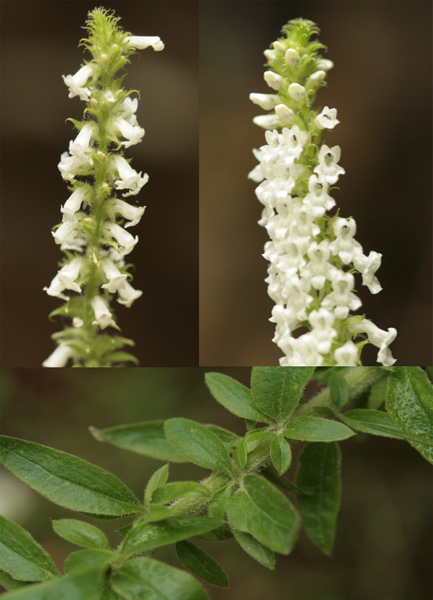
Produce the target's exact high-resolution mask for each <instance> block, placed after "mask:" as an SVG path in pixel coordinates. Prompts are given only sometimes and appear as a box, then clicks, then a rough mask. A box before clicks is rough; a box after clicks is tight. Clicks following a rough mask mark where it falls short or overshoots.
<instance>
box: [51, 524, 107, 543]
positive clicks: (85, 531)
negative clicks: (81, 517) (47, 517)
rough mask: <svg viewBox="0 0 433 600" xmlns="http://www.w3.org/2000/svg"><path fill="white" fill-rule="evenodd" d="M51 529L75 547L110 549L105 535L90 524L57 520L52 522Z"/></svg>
mask: <svg viewBox="0 0 433 600" xmlns="http://www.w3.org/2000/svg"><path fill="white" fill-rule="evenodd" d="M53 529H54V531H55V532H56V533H57V534H58V535H60V537H62V538H63V539H64V540H67V541H68V542H72V543H73V544H77V546H83V548H104V549H106V550H109V549H110V545H109V543H108V540H107V538H106V537H105V534H104V533H103V532H102V531H101V530H100V529H98V527H95V526H94V525H90V523H85V522H84V521H78V520H77V519H58V520H57V521H53Z"/></svg>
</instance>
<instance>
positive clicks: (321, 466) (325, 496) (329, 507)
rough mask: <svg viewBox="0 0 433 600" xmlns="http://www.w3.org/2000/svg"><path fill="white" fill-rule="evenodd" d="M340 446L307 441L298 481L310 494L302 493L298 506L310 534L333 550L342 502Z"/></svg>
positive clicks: (323, 548) (316, 542)
mask: <svg viewBox="0 0 433 600" xmlns="http://www.w3.org/2000/svg"><path fill="white" fill-rule="evenodd" d="M340 468H341V456H340V449H339V447H338V444H336V443H333V442H331V443H312V444H307V445H306V446H305V448H304V449H303V451H302V453H301V455H300V457H299V468H298V473H297V477H296V484H297V485H299V487H300V488H302V489H303V490H305V491H306V492H307V493H309V495H302V496H298V508H299V512H300V513H301V517H302V521H303V523H304V527H305V531H306V532H307V534H308V536H309V538H310V539H311V540H312V541H313V542H314V543H315V544H316V546H318V547H319V548H320V550H322V551H323V552H324V553H325V554H328V555H329V554H330V553H331V550H332V544H333V542H334V537H335V525H336V521H337V515H338V509H339V506H340V491H341V483H340Z"/></svg>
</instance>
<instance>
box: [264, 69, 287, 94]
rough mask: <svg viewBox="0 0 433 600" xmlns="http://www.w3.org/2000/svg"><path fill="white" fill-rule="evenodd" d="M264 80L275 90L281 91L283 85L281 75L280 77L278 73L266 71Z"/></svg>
mask: <svg viewBox="0 0 433 600" xmlns="http://www.w3.org/2000/svg"><path fill="white" fill-rule="evenodd" d="M263 78H264V80H265V81H266V83H267V84H268V86H269V87H271V88H272V89H273V90H279V89H280V87H281V85H282V83H283V78H282V77H281V75H278V73H274V72H273V71H265V72H264V74H263Z"/></svg>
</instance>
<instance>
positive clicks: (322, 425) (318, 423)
mask: <svg viewBox="0 0 433 600" xmlns="http://www.w3.org/2000/svg"><path fill="white" fill-rule="evenodd" d="M284 435H285V436H286V437H287V438H289V439H292V440H300V441H302V442H336V441H339V440H345V439H347V438H350V437H352V436H353V435H355V433H354V432H353V431H352V430H351V429H349V427H347V426H346V425H343V423H338V422H337V421H331V420H329V419H322V418H321V417H295V418H294V419H292V420H291V421H290V422H289V424H288V425H287V427H285V429H284Z"/></svg>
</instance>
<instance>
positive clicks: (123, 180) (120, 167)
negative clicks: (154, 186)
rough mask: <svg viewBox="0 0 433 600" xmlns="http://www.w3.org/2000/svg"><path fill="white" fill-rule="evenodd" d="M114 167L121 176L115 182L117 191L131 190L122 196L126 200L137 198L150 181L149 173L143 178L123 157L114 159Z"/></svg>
mask: <svg viewBox="0 0 433 600" xmlns="http://www.w3.org/2000/svg"><path fill="white" fill-rule="evenodd" d="M112 165H113V167H114V169H115V170H116V171H117V172H118V174H119V179H117V180H116V181H115V182H114V183H115V185H116V189H118V190H125V189H127V190H128V189H129V190H130V191H129V192H128V193H127V194H122V196H123V197H124V198H126V196H135V195H136V194H138V192H139V191H140V190H141V188H142V187H143V186H144V185H145V184H146V183H147V182H148V181H149V175H148V174H147V173H145V174H144V175H143V177H141V172H140V173H137V171H135V170H134V169H133V168H132V167H131V166H130V165H129V163H128V162H127V161H126V160H125V159H124V158H123V156H118V155H116V156H114V157H112Z"/></svg>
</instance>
